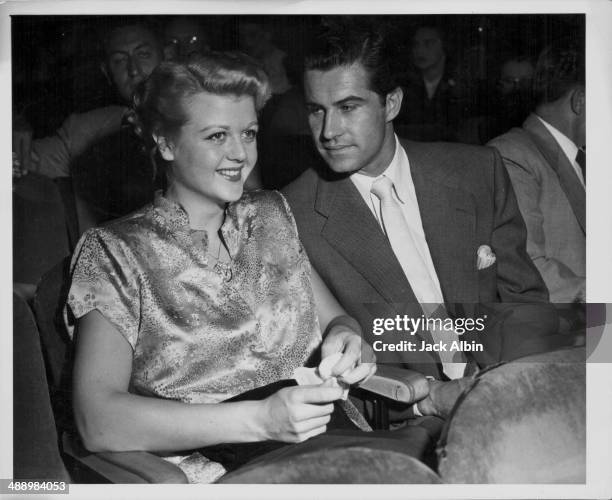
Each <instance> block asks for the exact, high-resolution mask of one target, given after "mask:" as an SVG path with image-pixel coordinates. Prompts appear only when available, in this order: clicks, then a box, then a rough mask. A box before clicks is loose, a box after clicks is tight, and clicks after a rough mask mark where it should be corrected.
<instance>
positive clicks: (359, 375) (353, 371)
mask: <svg viewBox="0 0 612 500" xmlns="http://www.w3.org/2000/svg"><path fill="white" fill-rule="evenodd" d="M338 353H340V357H339V359H338V361H337V362H336V363H335V364H334V365H333V366H332V367H331V370H329V368H327V367H325V366H324V360H325V358H328V357H329V356H332V355H334V354H338ZM321 358H322V361H321V364H320V365H319V375H320V376H321V377H322V378H326V377H337V378H338V380H339V381H340V382H343V383H345V384H347V385H352V384H358V383H361V382H365V381H366V380H367V379H369V378H370V377H371V376H372V375H374V373H376V356H375V355H374V351H373V350H372V347H371V346H370V345H369V344H368V343H367V342H365V341H364V340H363V339H362V338H361V336H360V335H359V334H358V333H356V332H355V331H354V330H352V329H351V328H350V327H349V326H346V325H343V324H338V325H335V326H332V327H331V328H330V330H329V331H328V333H327V335H326V337H325V340H324V341H323V344H322V346H321Z"/></svg>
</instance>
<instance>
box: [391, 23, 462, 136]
mask: <svg viewBox="0 0 612 500" xmlns="http://www.w3.org/2000/svg"><path fill="white" fill-rule="evenodd" d="M445 45H446V44H445V37H444V31H443V29H442V27H441V26H433V25H432V26H429V25H423V26H420V27H418V28H417V30H416V31H415V33H414V36H413V37H412V45H411V51H410V55H411V62H412V64H413V65H414V67H415V68H416V70H417V73H416V74H414V75H413V77H412V78H410V79H409V81H407V82H405V83H404V85H403V91H404V98H403V100H402V107H401V109H400V112H399V114H398V116H397V120H396V124H397V126H398V127H399V130H401V133H402V135H403V136H405V137H407V138H410V139H412V140H417V141H449V140H457V137H458V133H459V132H460V130H459V129H460V123H461V122H462V121H463V120H465V119H467V117H468V114H469V102H468V98H467V97H468V92H467V90H468V89H467V88H466V85H465V82H462V81H461V80H462V79H460V78H458V77H457V75H456V72H455V70H454V68H453V67H452V64H451V62H450V61H449V60H448V56H447V51H446V46H445Z"/></svg>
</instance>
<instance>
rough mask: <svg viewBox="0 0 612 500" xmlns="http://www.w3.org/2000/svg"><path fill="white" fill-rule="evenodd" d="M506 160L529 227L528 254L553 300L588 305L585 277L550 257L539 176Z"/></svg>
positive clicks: (514, 162) (506, 165) (523, 166)
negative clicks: (547, 248)
mask: <svg viewBox="0 0 612 500" xmlns="http://www.w3.org/2000/svg"><path fill="white" fill-rule="evenodd" d="M503 161H504V165H505V167H506V170H507V171H508V174H509V176H510V179H511V181H512V186H513V188H514V191H515V193H516V197H517V200H518V204H519V207H520V210H521V214H522V215H523V218H524V220H525V224H526V226H527V253H528V254H529V256H530V257H531V259H532V260H533V263H534V264H535V266H536V267H537V269H538V271H539V272H540V274H541V275H542V277H543V278H544V281H545V282H546V285H547V286H548V290H549V293H550V298H551V300H552V301H553V302H559V303H570V302H575V301H580V302H584V300H585V281H586V280H585V277H584V276H579V275H577V274H576V273H574V272H573V271H572V270H571V269H570V268H569V267H567V266H566V265H565V264H564V263H563V262H561V261H559V260H557V259H554V258H552V257H550V256H549V255H547V254H546V234H545V232H544V218H545V214H543V213H542V210H541V209H540V205H539V199H540V196H541V193H540V191H541V187H540V182H539V180H538V178H537V176H536V175H535V174H534V172H533V171H532V169H530V168H529V166H528V165H521V164H519V163H518V162H516V161H514V160H512V159H510V158H507V157H504V158H503Z"/></svg>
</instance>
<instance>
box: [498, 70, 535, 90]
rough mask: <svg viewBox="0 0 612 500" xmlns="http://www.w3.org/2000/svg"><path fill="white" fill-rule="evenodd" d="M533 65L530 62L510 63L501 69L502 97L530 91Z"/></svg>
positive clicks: (500, 87)
mask: <svg viewBox="0 0 612 500" xmlns="http://www.w3.org/2000/svg"><path fill="white" fill-rule="evenodd" d="M532 78H533V65H532V64H531V63H530V62H529V61H508V62H506V63H505V64H504V65H503V66H502V68H501V75H500V78H499V82H498V89H499V92H500V94H501V95H504V96H505V95H508V94H511V93H512V92H517V91H525V90H529V88H530V87H531V81H532Z"/></svg>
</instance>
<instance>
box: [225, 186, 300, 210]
mask: <svg viewBox="0 0 612 500" xmlns="http://www.w3.org/2000/svg"><path fill="white" fill-rule="evenodd" d="M236 206H237V208H239V210H245V209H246V210H250V211H251V212H252V213H253V212H258V213H262V212H269V211H276V212H278V213H279V214H282V215H283V216H285V215H286V214H287V212H288V207H289V206H288V204H287V201H286V200H285V197H284V196H283V195H282V194H281V193H280V192H278V191H272V190H268V189H257V190H253V191H245V192H244V194H243V195H242V197H241V198H240V200H238V201H237V202H236Z"/></svg>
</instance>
